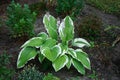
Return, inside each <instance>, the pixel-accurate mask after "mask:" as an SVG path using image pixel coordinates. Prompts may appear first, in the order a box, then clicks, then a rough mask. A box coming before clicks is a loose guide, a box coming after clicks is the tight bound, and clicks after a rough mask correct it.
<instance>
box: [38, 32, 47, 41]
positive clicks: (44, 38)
mask: <svg viewBox="0 0 120 80" xmlns="http://www.w3.org/2000/svg"><path fill="white" fill-rule="evenodd" d="M37 36H38V37H41V38H42V39H43V40H46V39H47V38H48V35H47V34H46V33H45V32H41V33H39V34H38V35H37Z"/></svg>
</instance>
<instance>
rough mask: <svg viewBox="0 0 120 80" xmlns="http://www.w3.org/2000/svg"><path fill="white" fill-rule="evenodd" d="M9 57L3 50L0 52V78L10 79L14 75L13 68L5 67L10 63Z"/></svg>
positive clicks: (0, 79) (1, 79) (2, 79)
mask: <svg viewBox="0 0 120 80" xmlns="http://www.w3.org/2000/svg"><path fill="white" fill-rule="evenodd" d="M10 57H11V56H9V55H8V54H6V53H5V52H4V53H3V54H0V80H11V79H12V77H13V75H14V70H13V69H12V68H8V67H7V66H8V65H9V64H10Z"/></svg>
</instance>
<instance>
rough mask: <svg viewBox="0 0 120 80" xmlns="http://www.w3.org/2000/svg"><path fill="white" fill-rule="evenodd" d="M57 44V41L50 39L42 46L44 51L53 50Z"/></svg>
mask: <svg viewBox="0 0 120 80" xmlns="http://www.w3.org/2000/svg"><path fill="white" fill-rule="evenodd" d="M56 43H57V41H56V40H55V39H51V38H48V39H47V40H46V41H45V42H44V44H43V45H42V46H41V49H43V48H45V47H49V48H51V47H53V46H55V45H56Z"/></svg>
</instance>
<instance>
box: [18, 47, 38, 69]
mask: <svg viewBox="0 0 120 80" xmlns="http://www.w3.org/2000/svg"><path fill="white" fill-rule="evenodd" d="M36 55H37V52H36V49H35V48H32V47H25V48H23V49H22V50H21V51H20V53H19V56H18V60H17V67H18V68H21V67H23V66H24V65H25V64H26V63H27V61H29V60H31V59H34V58H35V56H36Z"/></svg>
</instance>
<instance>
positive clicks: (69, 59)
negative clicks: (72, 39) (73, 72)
mask: <svg viewBox="0 0 120 80" xmlns="http://www.w3.org/2000/svg"><path fill="white" fill-rule="evenodd" d="M71 64H72V59H71V57H70V56H68V62H67V64H66V67H67V68H68V69H70V67H71Z"/></svg>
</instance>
